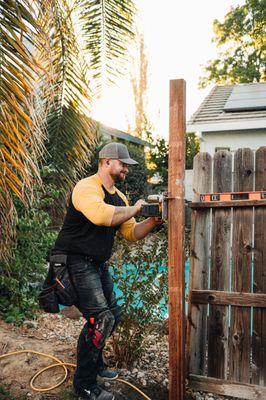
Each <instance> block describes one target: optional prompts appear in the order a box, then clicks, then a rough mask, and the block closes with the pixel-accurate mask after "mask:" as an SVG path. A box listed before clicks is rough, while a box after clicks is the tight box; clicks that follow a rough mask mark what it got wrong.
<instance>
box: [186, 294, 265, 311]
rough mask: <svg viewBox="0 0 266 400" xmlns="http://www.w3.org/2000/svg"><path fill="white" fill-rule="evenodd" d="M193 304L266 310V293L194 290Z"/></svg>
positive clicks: (192, 295)
mask: <svg viewBox="0 0 266 400" xmlns="http://www.w3.org/2000/svg"><path fill="white" fill-rule="evenodd" d="M191 302H192V303H193V304H221V305H228V306H229V305H232V306H239V307H256V308H266V294H265V293H246V292H225V291H219V290H192V293H191Z"/></svg>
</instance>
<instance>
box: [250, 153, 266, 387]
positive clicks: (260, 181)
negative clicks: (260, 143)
mask: <svg viewBox="0 0 266 400" xmlns="http://www.w3.org/2000/svg"><path fill="white" fill-rule="evenodd" d="M255 170H256V174H255V190H264V189H265V188H266V147H261V148H260V149H258V150H257V151H256V154H255ZM254 228H255V236H254V284H253V291H254V292H255V293H258V294H259V293H261V294H264V295H265V296H266V207H264V208H260V209H255V217H254ZM265 307H266V300H265V304H264V307H263V308H261V309H255V310H254V313H253V332H252V382H253V383H256V384H258V385H264V386H266V309H265Z"/></svg>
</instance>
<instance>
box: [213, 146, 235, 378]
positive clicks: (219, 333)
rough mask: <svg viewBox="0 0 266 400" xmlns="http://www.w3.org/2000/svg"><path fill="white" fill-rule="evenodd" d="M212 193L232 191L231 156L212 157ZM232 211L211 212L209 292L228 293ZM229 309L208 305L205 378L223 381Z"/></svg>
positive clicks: (222, 152)
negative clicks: (222, 291) (224, 291)
mask: <svg viewBox="0 0 266 400" xmlns="http://www.w3.org/2000/svg"><path fill="white" fill-rule="evenodd" d="M213 161H214V163H213V191H214V192H219V193H222V192H230V191H231V190H232V154H231V153H230V152H228V151H219V152H217V153H216V154H215V155H214V160H213ZM230 235H231V209H230V208H229V209H228V208H227V209H218V208H217V209H214V210H213V211H212V246H211V265H210V289H212V290H229V271H230ZM228 313H229V310H228V307H226V306H222V305H211V306H210V311H209V320H208V376H212V377H216V378H226V374H227V367H228V315H229V314H228Z"/></svg>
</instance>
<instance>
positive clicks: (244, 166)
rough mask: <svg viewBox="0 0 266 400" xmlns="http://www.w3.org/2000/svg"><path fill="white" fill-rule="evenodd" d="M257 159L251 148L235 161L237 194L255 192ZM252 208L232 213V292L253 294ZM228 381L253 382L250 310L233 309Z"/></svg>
mask: <svg viewBox="0 0 266 400" xmlns="http://www.w3.org/2000/svg"><path fill="white" fill-rule="evenodd" d="M253 177H254V157H253V152H252V151H251V150H250V149H239V150H237V152H236V154H235V162H234V191H236V192H243V191H252V190H253ZM252 222H253V209H252V208H241V209H239V208H238V209H234V210H233V242H232V290H233V291H237V292H250V291H251V254H252ZM229 351H230V362H229V379H230V380H233V381H239V382H247V383H248V382H250V308H249V307H235V306H232V307H231V327H230V335H229Z"/></svg>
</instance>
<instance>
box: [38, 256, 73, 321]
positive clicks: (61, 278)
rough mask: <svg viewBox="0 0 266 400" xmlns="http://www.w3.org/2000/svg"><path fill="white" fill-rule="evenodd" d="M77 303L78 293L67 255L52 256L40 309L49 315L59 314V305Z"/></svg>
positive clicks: (41, 295)
mask: <svg viewBox="0 0 266 400" xmlns="http://www.w3.org/2000/svg"><path fill="white" fill-rule="evenodd" d="M76 301H77V295H76V291H75V289H74V287H73V284H72V282H71V277H70V276H69V272H68V268H67V255H66V254H52V255H51V256H50V263H49V269H48V274H47V277H46V279H45V281H44V284H43V288H42V291H41V292H40V294H39V305H40V308H42V309H43V310H44V311H46V312H49V313H58V312H59V311H60V309H59V304H62V305H64V306H72V305H74V304H75V303H76Z"/></svg>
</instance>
